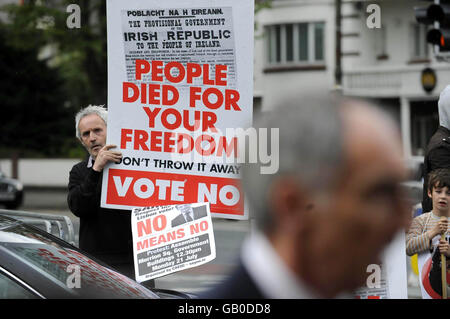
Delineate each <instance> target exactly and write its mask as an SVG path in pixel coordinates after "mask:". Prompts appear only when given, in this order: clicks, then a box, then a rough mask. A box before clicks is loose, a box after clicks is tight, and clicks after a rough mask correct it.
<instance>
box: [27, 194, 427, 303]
mask: <svg viewBox="0 0 450 319" xmlns="http://www.w3.org/2000/svg"><path fill="white" fill-rule="evenodd" d="M66 195H67V194H66V191H65V190H61V189H53V190H39V189H32V190H26V195H25V201H24V205H23V206H22V207H21V208H20V210H25V211H32V212H40V213H52V214H57V215H65V216H68V217H69V218H70V219H71V220H72V223H73V225H74V229H75V233H76V234H78V229H79V220H78V218H77V217H76V216H74V215H73V214H72V213H71V212H70V211H69V210H68V208H67V204H66ZM213 228H214V236H215V242H216V252H217V256H216V258H215V260H213V261H211V262H209V263H208V264H205V265H202V266H199V267H196V268H191V269H188V270H184V271H181V272H178V273H174V274H171V275H168V276H165V277H161V278H157V279H156V286H157V287H158V288H163V289H174V290H177V291H181V292H188V293H194V294H198V293H200V292H202V291H203V290H205V289H207V288H209V287H211V286H212V285H214V284H215V283H217V282H219V281H220V280H222V279H223V278H224V276H225V275H226V274H227V273H229V272H230V271H231V270H232V268H233V267H234V266H235V264H236V260H237V257H238V254H239V249H240V246H241V244H242V242H243V240H244V238H245V236H246V235H247V234H249V231H250V222H249V221H234V220H224V219H213ZM408 279H409V282H408V297H409V298H414V299H415V298H420V288H419V287H418V282H417V280H415V278H413V277H411V276H409V277H408Z"/></svg>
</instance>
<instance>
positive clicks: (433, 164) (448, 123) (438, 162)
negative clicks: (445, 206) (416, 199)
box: [422, 85, 450, 213]
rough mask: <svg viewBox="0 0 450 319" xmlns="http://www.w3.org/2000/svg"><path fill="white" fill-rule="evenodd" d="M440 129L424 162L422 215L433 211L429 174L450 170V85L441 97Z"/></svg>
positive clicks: (439, 110) (439, 106)
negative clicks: (429, 194)
mask: <svg viewBox="0 0 450 319" xmlns="http://www.w3.org/2000/svg"><path fill="white" fill-rule="evenodd" d="M438 113H439V127H438V129H437V130H436V132H435V133H434V134H433V136H432V137H431V139H430V141H429V142H428V145H427V149H426V152H425V158H424V160H423V164H424V165H423V189H422V213H428V212H429V211H431V210H432V209H433V203H432V201H431V198H430V197H429V196H428V188H429V186H428V174H429V173H430V172H431V171H434V170H435V169H439V168H450V85H447V86H446V87H445V89H443V90H442V92H441V94H440V95H439V101H438Z"/></svg>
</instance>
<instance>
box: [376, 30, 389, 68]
mask: <svg viewBox="0 0 450 319" xmlns="http://www.w3.org/2000/svg"><path fill="white" fill-rule="evenodd" d="M373 32H374V33H375V52H376V55H377V59H378V60H385V59H387V58H388V55H387V49H386V26H384V25H381V28H378V29H377V28H375V29H373Z"/></svg>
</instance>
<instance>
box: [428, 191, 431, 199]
mask: <svg viewBox="0 0 450 319" xmlns="http://www.w3.org/2000/svg"><path fill="white" fill-rule="evenodd" d="M428 197H430V198H431V191H430V189H428Z"/></svg>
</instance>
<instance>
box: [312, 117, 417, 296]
mask: <svg viewBox="0 0 450 319" xmlns="http://www.w3.org/2000/svg"><path fill="white" fill-rule="evenodd" d="M361 124H363V122H362V123H361ZM363 126H364V125H363ZM362 128H363V129H364V127H362ZM367 133H369V134H364V133H363V131H361V134H353V137H351V138H350V137H349V138H348V140H347V152H346V153H347V156H346V163H347V164H346V165H345V167H344V169H343V171H342V172H341V178H340V179H339V182H338V184H337V186H336V187H335V188H333V191H331V192H330V193H329V194H328V198H327V200H320V199H318V200H315V202H314V207H313V209H312V210H311V212H310V221H309V222H310V223H311V227H313V228H314V231H311V232H310V235H309V238H308V241H309V244H308V243H306V244H305V245H307V250H308V254H307V255H309V256H310V260H309V263H308V264H307V266H306V268H307V274H306V277H310V278H311V280H312V283H313V285H315V286H316V287H321V288H320V289H322V291H327V290H328V292H327V293H329V294H330V295H333V294H335V293H337V292H339V291H344V290H345V291H349V290H351V289H354V288H357V287H361V286H363V285H364V284H365V282H366V280H367V277H368V275H370V273H367V272H366V271H367V266H368V265H370V264H380V255H381V253H382V251H383V250H384V247H385V246H386V245H387V244H388V243H389V242H390V241H391V240H392V239H393V237H394V235H396V234H397V233H398V232H399V231H400V230H402V229H404V228H405V227H408V223H409V217H410V214H409V211H408V209H407V207H406V204H405V203H404V202H403V199H402V197H401V190H400V185H399V183H400V182H401V181H403V180H404V178H405V176H406V171H405V168H404V166H403V161H402V158H401V156H400V150H401V148H400V146H399V145H400V144H398V143H394V142H393V141H392V140H391V141H389V137H390V138H391V139H392V135H387V136H380V132H377V131H374V132H370V128H369V130H368V132H367ZM370 133H378V135H373V134H370ZM381 135H383V134H382V133H381Z"/></svg>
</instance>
